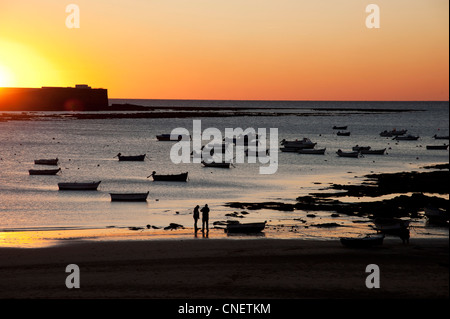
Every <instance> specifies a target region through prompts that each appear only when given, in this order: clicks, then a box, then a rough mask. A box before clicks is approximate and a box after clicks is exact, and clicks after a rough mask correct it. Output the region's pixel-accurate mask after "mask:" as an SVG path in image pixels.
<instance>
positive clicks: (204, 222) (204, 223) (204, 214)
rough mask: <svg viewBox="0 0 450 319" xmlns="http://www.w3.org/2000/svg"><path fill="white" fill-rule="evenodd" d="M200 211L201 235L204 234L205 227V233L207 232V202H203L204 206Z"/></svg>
mask: <svg viewBox="0 0 450 319" xmlns="http://www.w3.org/2000/svg"><path fill="white" fill-rule="evenodd" d="M201 212H202V233H203V236H205V229H206V235H208V233H209V225H208V222H209V207H208V204H205V206H204V207H203V208H202V209H201Z"/></svg>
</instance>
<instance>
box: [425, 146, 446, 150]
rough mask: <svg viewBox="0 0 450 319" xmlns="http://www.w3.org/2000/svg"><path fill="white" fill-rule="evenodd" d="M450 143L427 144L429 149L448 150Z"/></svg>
mask: <svg viewBox="0 0 450 319" xmlns="http://www.w3.org/2000/svg"><path fill="white" fill-rule="evenodd" d="M446 149H448V145H427V150H446Z"/></svg>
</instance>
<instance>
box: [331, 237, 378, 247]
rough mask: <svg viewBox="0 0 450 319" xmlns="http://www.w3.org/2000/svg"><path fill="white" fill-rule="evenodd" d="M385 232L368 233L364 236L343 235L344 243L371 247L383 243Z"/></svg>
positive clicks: (351, 245) (342, 240)
mask: <svg viewBox="0 0 450 319" xmlns="http://www.w3.org/2000/svg"><path fill="white" fill-rule="evenodd" d="M384 237H385V236H384V234H376V235H367V236H364V237H342V238H341V239H340V241H341V243H342V245H344V246H347V247H352V248H370V247H374V246H380V245H382V244H383V240H384Z"/></svg>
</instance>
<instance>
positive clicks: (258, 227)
mask: <svg viewBox="0 0 450 319" xmlns="http://www.w3.org/2000/svg"><path fill="white" fill-rule="evenodd" d="M265 227H266V223H265V222H264V223H246V224H228V225H227V228H226V229H225V232H227V233H233V234H236V233H245V234H248V233H260V232H262V231H263V230H264V228H265Z"/></svg>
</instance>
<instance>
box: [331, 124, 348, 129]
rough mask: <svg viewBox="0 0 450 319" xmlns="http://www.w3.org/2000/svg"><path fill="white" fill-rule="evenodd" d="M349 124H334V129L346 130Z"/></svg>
mask: <svg viewBox="0 0 450 319" xmlns="http://www.w3.org/2000/svg"><path fill="white" fill-rule="evenodd" d="M347 127H348V126H336V125H335V126H333V130H346V129H347Z"/></svg>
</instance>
